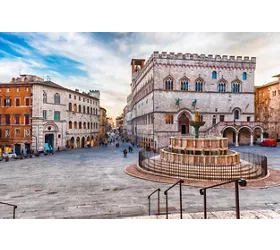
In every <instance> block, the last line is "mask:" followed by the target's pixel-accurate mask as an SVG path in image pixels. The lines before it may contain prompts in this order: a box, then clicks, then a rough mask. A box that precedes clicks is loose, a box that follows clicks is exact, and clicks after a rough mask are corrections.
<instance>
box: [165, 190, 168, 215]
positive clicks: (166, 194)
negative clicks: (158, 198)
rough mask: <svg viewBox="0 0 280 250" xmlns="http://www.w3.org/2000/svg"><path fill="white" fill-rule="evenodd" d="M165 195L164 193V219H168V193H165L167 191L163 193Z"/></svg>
mask: <svg viewBox="0 0 280 250" xmlns="http://www.w3.org/2000/svg"><path fill="white" fill-rule="evenodd" d="M165 195H166V209H165V211H166V219H168V194H167V192H166V193H165Z"/></svg>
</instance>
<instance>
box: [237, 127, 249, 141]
mask: <svg viewBox="0 0 280 250" xmlns="http://www.w3.org/2000/svg"><path fill="white" fill-rule="evenodd" d="M238 132H239V133H238V142H239V143H238V144H239V145H250V141H251V130H250V128H248V127H242V128H240V129H239V130H238Z"/></svg>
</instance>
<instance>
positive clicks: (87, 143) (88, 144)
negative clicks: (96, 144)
mask: <svg viewBox="0 0 280 250" xmlns="http://www.w3.org/2000/svg"><path fill="white" fill-rule="evenodd" d="M86 145H87V147H88V148H90V146H91V145H90V138H89V136H88V137H87V142H86Z"/></svg>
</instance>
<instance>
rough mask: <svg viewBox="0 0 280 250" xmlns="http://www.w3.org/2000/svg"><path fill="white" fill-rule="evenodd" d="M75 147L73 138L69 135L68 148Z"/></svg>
mask: <svg viewBox="0 0 280 250" xmlns="http://www.w3.org/2000/svg"><path fill="white" fill-rule="evenodd" d="M74 147H75V138H74V137H71V139H70V148H74Z"/></svg>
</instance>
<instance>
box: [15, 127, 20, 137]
mask: <svg viewBox="0 0 280 250" xmlns="http://www.w3.org/2000/svg"><path fill="white" fill-rule="evenodd" d="M19 135H20V128H16V136H19Z"/></svg>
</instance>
